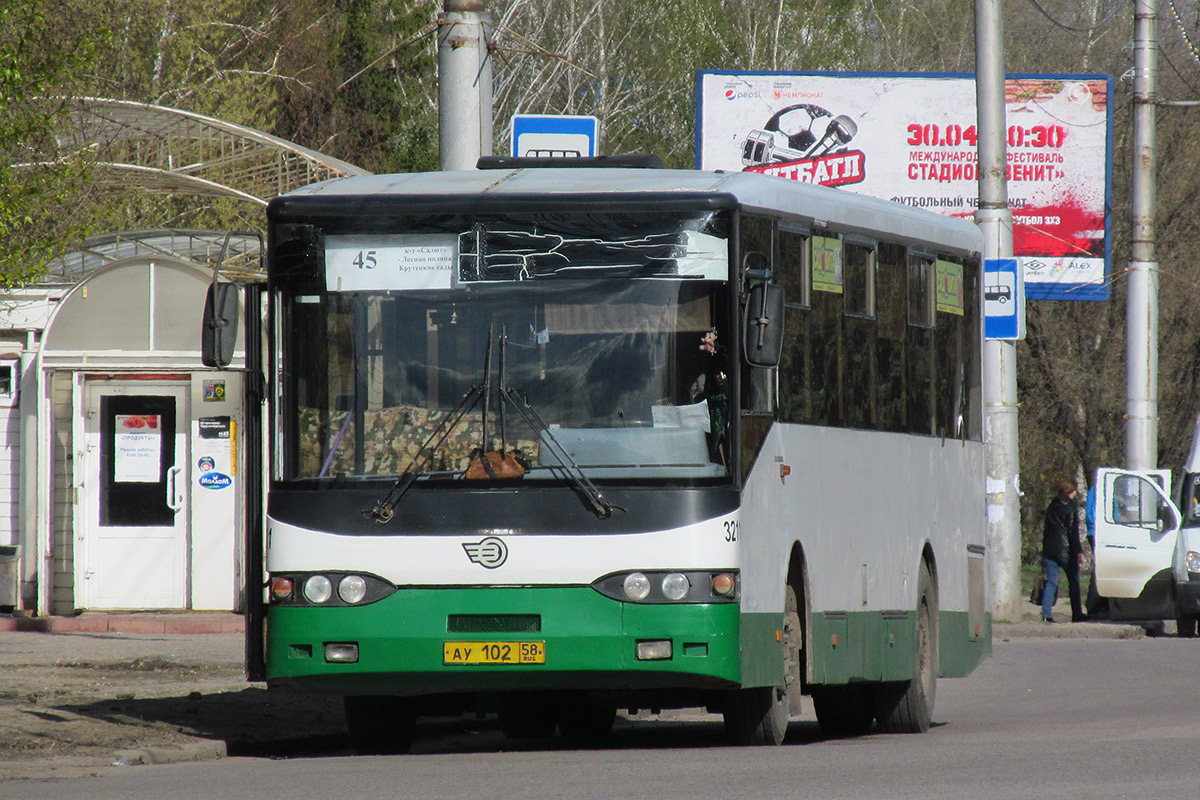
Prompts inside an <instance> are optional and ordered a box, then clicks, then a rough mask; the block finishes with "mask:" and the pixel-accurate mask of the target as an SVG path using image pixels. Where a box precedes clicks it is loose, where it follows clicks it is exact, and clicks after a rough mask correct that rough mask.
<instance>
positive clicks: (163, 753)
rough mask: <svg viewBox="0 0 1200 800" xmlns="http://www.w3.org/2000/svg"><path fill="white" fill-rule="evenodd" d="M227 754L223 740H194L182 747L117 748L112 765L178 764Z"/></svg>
mask: <svg viewBox="0 0 1200 800" xmlns="http://www.w3.org/2000/svg"><path fill="white" fill-rule="evenodd" d="M226 754H227V751H226V748H225V743H224V742H194V743H192V744H185V745H183V746H182V747H142V748H136V749H133V750H118V751H117V752H116V753H114V754H113V762H112V766H114V767H130V766H134V765H136V764H179V763H182V762H185V761H210V760H213V759H217V758H224V757H225V756H226Z"/></svg>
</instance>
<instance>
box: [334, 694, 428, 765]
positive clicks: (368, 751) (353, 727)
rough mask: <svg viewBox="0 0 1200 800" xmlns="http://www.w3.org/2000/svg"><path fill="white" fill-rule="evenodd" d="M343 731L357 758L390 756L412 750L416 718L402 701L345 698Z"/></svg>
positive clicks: (408, 701)
mask: <svg viewBox="0 0 1200 800" xmlns="http://www.w3.org/2000/svg"><path fill="white" fill-rule="evenodd" d="M345 707H346V727H347V728H349V730H350V741H351V742H352V743H353V744H354V751H355V752H356V753H358V754H359V755H360V756H391V755H399V754H401V753H407V752H408V749H409V748H410V747H412V741H413V731H414V729H415V728H416V723H417V715H416V713H415V712H414V711H413V708H412V702H411V701H410V700H408V699H407V698H404V697H347V698H345Z"/></svg>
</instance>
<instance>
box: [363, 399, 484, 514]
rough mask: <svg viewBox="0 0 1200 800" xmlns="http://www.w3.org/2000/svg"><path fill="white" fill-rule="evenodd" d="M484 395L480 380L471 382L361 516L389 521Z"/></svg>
mask: <svg viewBox="0 0 1200 800" xmlns="http://www.w3.org/2000/svg"><path fill="white" fill-rule="evenodd" d="M483 395H484V386H483V384H479V385H476V386H472V387H471V388H470V390H469V391H468V392H467V393H466V394H464V395H463V396H462V399H461V400H459V401H458V405H457V406H455V407H454V410H453V411H451V412H450V413H449V414H448V415H447V416H446V418H445V419H443V420H442V421H441V422H439V423H438V426H437V427H436V428H434V429H433V431H432V432H430V434H429V436H428V438H426V439H425V443H424V444H422V445H421V449H420V450H418V451H417V455H415V456H413V460H412V461H410V462H408V466H407V467H405V468H404V472H402V473H400V477H399V478H396V482H395V483H394V484H392V488H391V489H390V490H389V491H388V493H387V495H386V496H385V497H383V498H382V499H381V500H379V501H378V502H377V503H375V507H374V508H372V509H371V510H370V511H364V512H363V516H364V517H368V518H369V519H373V520H375V521H376V522H378V523H381V524H382V523H387V522H391V521H392V517H393V516H394V515H395V511H396V504H397V503H399V502H400V499H401V498H402V497H404V493H405V492H407V491H408V487H409V486H412V482H413V481H415V480H416V479H417V478H419V477H420V476H421V475H424V474H425V468H426V467H427V466H429V462H430V461H431V460H432V459H433V457H434V455H436V454H437V452H438V451H439V450H440V449H441V447H442V443H443V442H445V441H446V438H447V437H448V436H449V435H450V434H451V433H452V432H453V431H454V428H455V427H456V426H457V425H458V422H459V420H461V419H462V418H463V417H464V416H465V415H466V414H467V412H468V411H470V410H471V409H473V408H474V407H475V405H476V404H477V403H478V402H479V399H480V398H481V397H483ZM485 413H486V412H485ZM435 438H436V439H437V444H435V445H434V446H433V447H432V448H431V447H430V446H429V443H430V442H432V441H433V440H434V439H435ZM422 456H424V458H422ZM418 459H420V460H421V461H420V466H417V461H418Z"/></svg>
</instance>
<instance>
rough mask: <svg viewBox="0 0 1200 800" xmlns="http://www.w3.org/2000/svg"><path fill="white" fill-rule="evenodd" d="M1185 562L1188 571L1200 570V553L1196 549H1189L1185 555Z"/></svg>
mask: <svg viewBox="0 0 1200 800" xmlns="http://www.w3.org/2000/svg"><path fill="white" fill-rule="evenodd" d="M1183 563H1184V564H1185V565H1186V567H1187V571H1188V572H1200V553H1197V552H1196V551H1195V550H1188V551H1187V555H1186V556H1184V557H1183Z"/></svg>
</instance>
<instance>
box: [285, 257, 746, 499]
mask: <svg viewBox="0 0 1200 800" xmlns="http://www.w3.org/2000/svg"><path fill="white" fill-rule="evenodd" d="M728 291H729V290H728V283H727V282H726V281H717V280H707V279H696V278H688V279H683V278H665V277H655V278H649V279H648V278H628V277H625V278H616V279H614V278H609V277H605V278H569V277H563V276H557V277H556V278H555V279H554V280H550V281H540V280H523V281H511V280H508V281H494V282H493V281H487V280H486V279H485V280H482V281H480V282H477V283H463V284H461V285H458V286H456V287H455V288H452V289H439V290H427V289H415V290H404V291H359V292H334V291H329V292H324V291H312V292H309V291H307V290H306V289H304V288H301V287H297V288H296V289H291V288H285V289H284V290H283V292H282V295H281V308H282V311H283V325H282V330H283V331H286V333H285V334H284V336H285V337H286V341H285V342H284V345H283V347H282V352H283V353H284V354H285V355H284V360H283V364H282V366H283V389H284V410H285V413H284V414H283V415H282V417H281V418H282V419H283V420H286V422H284V423H283V424H284V429H283V430H282V435H283V441H284V443H285V448H284V453H285V455H284V460H283V464H282V466H283V470H284V478H285V479H288V480H294V479H327V480H334V479H353V478H363V479H365V478H374V477H386V476H396V475H399V474H401V473H403V472H405V470H408V469H411V468H413V466H414V465H416V464H419V465H421V466H422V467H423V468H422V470H421V475H420V476H419V477H421V478H422V479H426V480H457V479H461V478H462V477H463V475H464V472H465V470H466V468H467V466H468V464H469V461H470V458H471V455H472V453H474V452H477V451H484V452H486V451H495V450H500V449H503V450H505V451H507V452H514V451H515V455H516V457H517V458H518V459H519V460H520V461H521V462H522V464H523V465H524V467H525V470H524V477H523V480H538V479H555V478H560V479H561V478H563V477H564V475H563V472H564V470H563V466H564V465H563V463H562V461H563V459H562V458H561V456H560V455H556V454H555V451H557V450H558V447H553V448H552V447H549V446H547V443H546V437H553V439H554V440H555V442H554V443H555V444H557V445H561V449H562V450H565V451H566V453H567V454H568V459H567V460H568V462H569V461H570V460H571V459H573V460H574V461H575V462H576V465H577V466H578V468H580V469H582V470H583V471H584V473H585V474H586V475H587V476H588V478H591V479H638V480H640V479H644V478H666V479H672V478H675V479H689V480H690V479H699V478H724V477H726V476H727V469H726V462H727V452H726V451H727V445H726V441H725V432H726V428H727V426H728V421H729V399H728V395H727V393H726V382H727V376H728V373H729V369H730V367H729V363H728V361H727V358H728V355H729V354H728V351H727V346H728V344H729V342H730V341H731V337H730V335H729V313H730V312H729V306H730V298H729V295H728ZM502 337H503V340H504V343H503V348H501V338H502ZM489 342H490V343H491V345H492V348H491V349H492V356H491V362H492V369H491V371H490V372H489V371H488V369H487V361H488V350H489ZM501 349H503V359H501V352H500V351H501ZM501 360H503V369H501ZM489 376H490V388H491V389H492V391H490V392H488V393H486V396H487V397H488V399H489V400H490V403H488V409H487V410H488V414H487V419H486V436H487V440H486V441H485V440H484V436H485V433H484V431H485V427H484V425H485V420H484V407H483V406H484V405H485V402H484V401H483V400H479V401H478V402H477V403H476V404H475V406H474V407H473V408H471V409H469V410H467V411H466V412H465V413H464V414H463V416H462V417H461V419H459V420H458V421H457V423H456V424H453V425H450V424H449V423H448V422H447V417H448V416H450V415H451V412H452V411H453V410H454V409H455V408H456V407H458V406H459V404H460V401H461V400H462V399H463V398H464V397H465V396H468V395H469V394H470V393H471V390H472V388H473V387H477V386H482V385H483V384H484V382H485V378H487V377H489ZM507 389H511V390H512V392H509V393H508V396H509V397H510V398H511V397H519V398H520V399H521V401H522V402H524V403H526V404H527V405H528V407H529V408H531V409H532V410H533V411H534V412H536V415H537V416H538V417H540V419H541V420H542V421H544V422H545V423H546V426H547V429H548V432H539V431H537V430H535V429H533V428H532V427H531V426H530V425H529V424H527V421H526V420H525V418H523V417H522V416H520V415H519V414H518V413H516V412H517V409H515V408H513V407H512V406H513V402H512V401H511V400H510V401H508V402H506V401H505V400H504V399H503V393H504V391H505V390H507ZM435 434H436V435H435ZM423 448H424V449H423ZM426 455H428V456H429V457H428V458H425V456H426Z"/></svg>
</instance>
